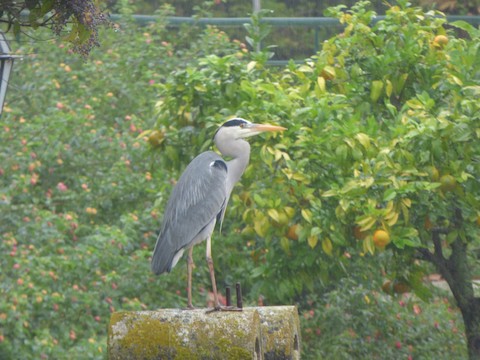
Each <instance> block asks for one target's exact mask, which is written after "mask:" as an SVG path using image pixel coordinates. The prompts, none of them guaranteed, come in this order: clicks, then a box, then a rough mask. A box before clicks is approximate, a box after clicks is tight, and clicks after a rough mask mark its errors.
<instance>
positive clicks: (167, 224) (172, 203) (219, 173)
mask: <svg viewBox="0 0 480 360" xmlns="http://www.w3.org/2000/svg"><path fill="white" fill-rule="evenodd" d="M226 179H227V165H226V164H225V162H224V161H223V159H222V158H221V157H220V156H219V155H218V154H216V153H214V152H213V151H207V152H204V153H202V154H200V155H198V156H197V157H196V158H195V159H193V160H192V162H191V163H190V164H189V165H188V166H187V168H186V169H185V171H184V173H183V174H182V176H181V177H180V179H179V180H178V182H177V184H176V186H175V188H174V189H173V191H172V194H171V196H170V199H169V201H168V204H167V207H166V209H165V214H164V218H163V223H162V228H161V230H160V234H159V236H158V239H157V243H156V245H155V250H154V252H153V257H152V271H153V272H154V273H155V274H161V273H163V272H165V271H170V270H171V269H172V267H173V266H174V265H175V264H174V263H172V262H173V259H174V258H175V255H177V254H179V253H180V255H181V252H183V250H184V249H185V248H188V247H189V246H191V245H192V244H193V243H194V242H198V241H201V240H204V238H199V236H202V235H203V233H202V231H203V230H204V229H205V228H206V227H207V226H208V225H212V222H213V224H214V221H215V219H216V217H217V216H218V214H220V213H221V212H222V210H223V208H224V207H225V206H226V202H227V199H226V197H227V190H226ZM212 230H213V229H212ZM208 235H210V234H207V236H208ZM205 238H206V236H205ZM177 259H178V258H177Z"/></svg>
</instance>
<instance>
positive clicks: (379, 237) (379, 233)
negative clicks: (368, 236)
mask: <svg viewBox="0 0 480 360" xmlns="http://www.w3.org/2000/svg"><path fill="white" fill-rule="evenodd" d="M373 243H374V244H375V246H376V247H377V248H379V249H383V248H385V246H387V245H388V244H389V243H390V234H389V233H388V232H386V231H385V230H381V229H380V230H376V231H375V232H374V233H373Z"/></svg>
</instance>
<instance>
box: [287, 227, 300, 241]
mask: <svg viewBox="0 0 480 360" xmlns="http://www.w3.org/2000/svg"><path fill="white" fill-rule="evenodd" d="M299 230H300V229H299V227H298V224H293V225H292V226H290V227H289V228H288V232H287V237H288V238H289V239H290V240H298V231H299Z"/></svg>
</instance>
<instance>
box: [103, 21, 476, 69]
mask: <svg viewBox="0 0 480 360" xmlns="http://www.w3.org/2000/svg"><path fill="white" fill-rule="evenodd" d="M120 18H121V16H120V15H116V14H114V15H111V19H112V20H113V21H115V20H119V19H120ZM133 18H134V19H135V21H136V22H137V23H138V24H140V25H147V24H148V23H151V22H155V21H157V20H158V17H156V16H152V15H133ZM383 19H385V16H383V15H380V16H376V17H374V18H373V21H372V22H373V23H376V22H378V21H381V20H383ZM458 20H463V21H466V22H467V23H469V24H471V25H473V26H476V27H478V26H480V16H464V15H449V16H447V21H448V22H454V21H458ZM166 21H167V26H169V27H180V26H182V25H185V24H187V25H191V26H207V25H213V26H218V27H220V28H232V27H237V28H239V27H243V25H244V24H251V23H252V19H251V18H249V17H237V18H223V17H217V18H196V17H179V16H169V17H166ZM260 21H261V22H262V23H265V24H268V25H271V26H273V27H304V28H312V29H313V30H314V40H313V42H314V44H313V45H314V46H313V48H314V53H316V52H317V51H318V50H319V49H320V41H321V40H320V38H321V36H320V32H321V30H322V29H325V28H326V27H332V26H341V24H340V22H339V21H338V19H336V18H331V17H288V18H285V17H264V18H262V19H261V20H260ZM312 55H313V54H312ZM287 62H288V60H271V61H269V64H271V65H284V64H286V63H287Z"/></svg>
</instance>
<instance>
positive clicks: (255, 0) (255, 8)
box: [253, 0, 262, 14]
mask: <svg viewBox="0 0 480 360" xmlns="http://www.w3.org/2000/svg"><path fill="white" fill-rule="evenodd" d="M261 8H262V6H261V5H260V0H253V13H254V14H256V13H258V12H259V11H260V9H261Z"/></svg>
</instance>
